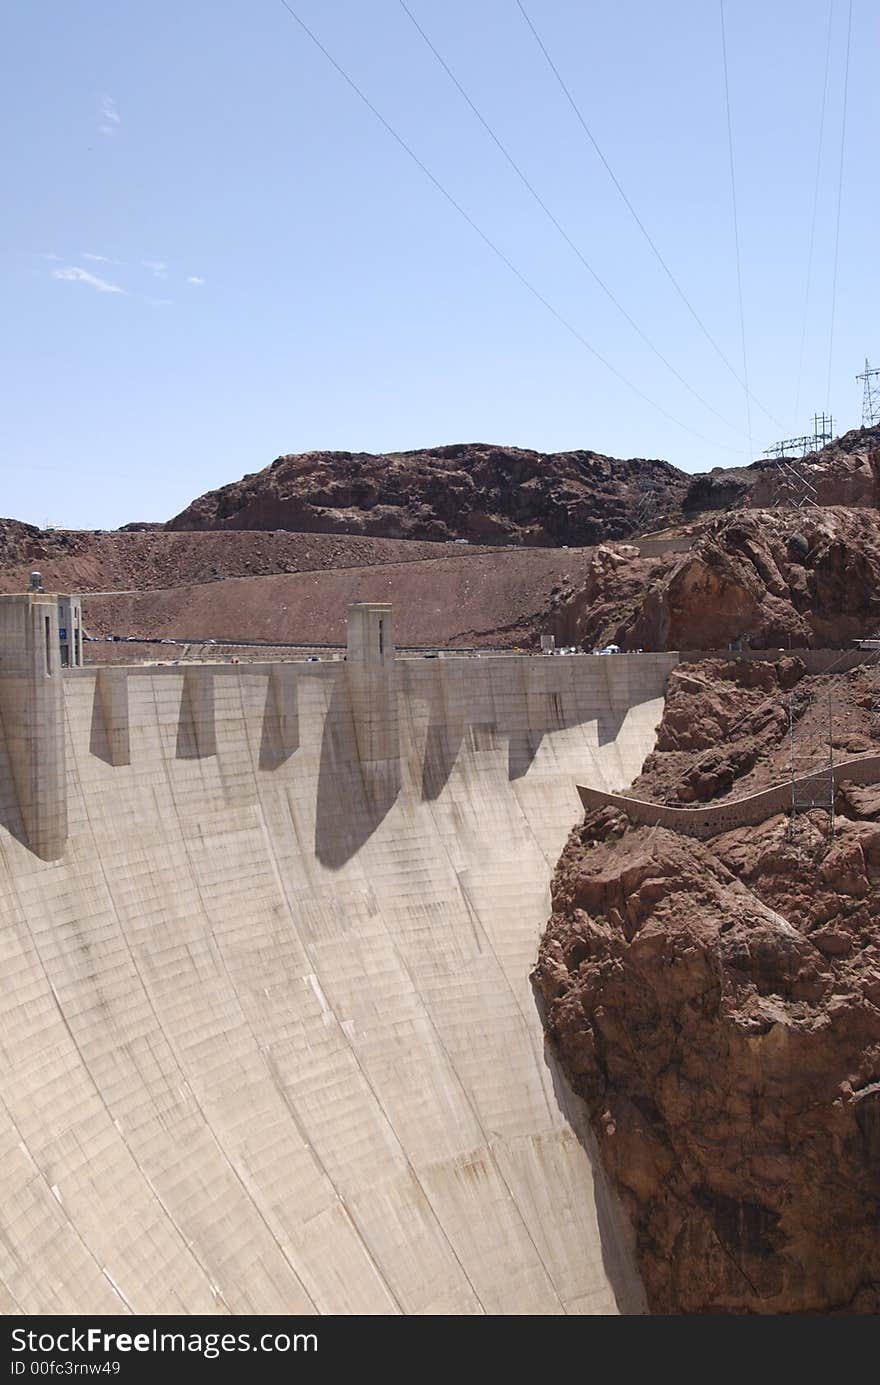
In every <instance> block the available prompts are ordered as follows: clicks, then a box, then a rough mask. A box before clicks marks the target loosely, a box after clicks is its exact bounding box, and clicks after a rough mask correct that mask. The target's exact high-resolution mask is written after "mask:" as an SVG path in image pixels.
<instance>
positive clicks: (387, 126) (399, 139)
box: [279, 0, 731, 452]
mask: <svg viewBox="0 0 880 1385" xmlns="http://www.w3.org/2000/svg"><path fill="white" fill-rule="evenodd" d="M279 3H280V4H281V5H282V6H283V8H284V9H285V10H286V11H287V13H288V14H289V15H290V17H291V19H293V20H294V21H295V22H296V24H298V25H299V27H300V29H302V31H303V33H304V34H305V35H306V36H307V38H309V39H310V40H311V42H312V43H313V44H314V45H315V47H316V48H317V49H318V51H319V52H320V53H322V54H323V55H324V57H325V58H326V59H327V61H328V62H329V63H330V66H331V67H333V68H334V69H335V70H336V72H338V73H339V76H340V77H341V78H342V79H343V81H344V82H345V83H346V85H347V86H349V87H350V88H351V90H352V91H353V92H354V93H355V95H356V96H357V97H358V98H359V99H360V100H361V101H362V102H363V104H364V105H365V106H366V107H367V110H369V111H370V112H371V113H372V115H374V116H375V118H376V119H377V120H378V122H379V124H380V125H381V126H382V128H383V129H384V130H385V131H387V133H388V134H389V135H390V136H391V138H392V139H393V140H394V141H395V143H396V144H398V145H399V146H400V148H401V149H402V150H403V152H404V153H405V154H406V155H407V156H408V157H409V158H410V159H412V161H413V163H414V164H415V165H416V167H417V168H419V169H420V170H421V172H422V173H423V174H424V175H425V177H426V178H427V179H428V181H429V182H430V183H431V184H432V185H433V186H434V187H435V188H436V189H437V191H438V192H439V193H440V194H441V196H442V197H444V198H445V199H446V201H447V202H448V203H449V205H450V206H451V207H452V208H454V210H455V211H456V212H458V215H459V216H460V217H461V218H462V219H463V220H464V221H466V222H467V224H468V226H470V228H471V230H472V231H473V232H474V233H475V234H476V235H478V236H479V238H480V240H481V241H482V242H483V244H484V245H486V246H487V248H488V249H489V250H491V252H492V254H493V255H495V256H496V258H497V259H499V260H500V261H501V263H502V264H503V265H504V266H505V267H506V268H507V269H508V270H510V273H511V274H513V275H514V276H515V278H517V279H518V280H519V282H520V283H521V284H522V286H523V288H525V289H527V290H528V292H529V293H530V294H531V295H532V296H533V297H534V298H536V299H537V301H538V302H539V303H540V304H541V305H542V307H544V308H546V310H547V312H548V313H550V314H551V316H552V317H554V318H555V319H556V321H557V322H558V323H559V324H560V325H561V326H562V327H564V328H565V330H566V331H567V332H568V333H569V334H570V335H571V336H572V337H574V339H575V340H576V341H577V342H579V343H580V345H581V346H583V347H584V349H585V350H586V351H588V352H589V353H590V355H591V356H593V357H594V358H595V359H596V360H597V361H599V362H600V363H601V364H602V365H603V366H604V367H605V369H606V370H608V371H610V372H611V374H612V375H614V376H615V377H616V378H617V379H618V380H620V381H621V383H622V384H624V385H626V387H627V389H629V390H631V391H632V393H633V394H635V395H637V396H638V398H639V399H641V400H643V401H644V402H645V403H646V404H650V406H651V408H652V409H655V410H656V411H657V412H658V413H659V414H662V416H663V417H664V418H666V419H668V420H669V422H670V423H674V424H675V426H676V428H681V429H682V430H683V431H684V432H685V433H690V435H691V436H692V437H695V438H698V439H699V441H700V442H705V443H708V445H709V446H710V447H717V448H720V449H721V450H723V451H725V452H729V451H731V449H730V448H729V447H726V446H725V445H724V444H723V443H718V442H714V441H713V440H712V439H711V438H707V437H706V436H705V435H704V434H703V433H699V432H697V430H696V429H695V428H691V427H689V426H688V424H686V423H682V421H681V419H678V418H676V417H675V415H674V414H671V413H670V412H669V411H668V409H664V407H663V405H662V404H658V403H657V401H656V400H654V399H652V398H651V397H650V395H647V394H645V392H644V391H643V390H641V389H639V387H638V385H636V384H634V383H633V381H632V380H630V379H628V378H627V376H625V375H624V374H623V373H622V371H620V370H618V369H617V367H616V366H613V365H612V364H611V362H610V361H608V360H606V358H605V357H604V356H603V355H602V354H601V353H600V352H599V351H597V350H596V348H595V347H594V346H592V345H591V344H590V342H588V341H587V339H586V337H584V336H583V335H582V334H581V333H580V332H579V331H578V329H577V328H576V327H575V326H574V325H573V324H572V323H571V322H569V320H568V318H566V317H564V316H563V314H562V313H561V312H560V311H559V309H558V308H555V307H554V306H553V304H552V303H551V302H550V301H549V299H547V298H545V297H544V295H543V294H542V293H541V291H540V289H538V288H536V287H535V285H534V284H533V283H532V282H531V280H530V279H527V278H526V276H525V274H523V273H522V271H521V270H520V269H518V268H517V266H516V265H515V264H514V263H513V261H512V260H511V259H509V258H508V256H507V255H505V253H504V251H503V250H502V249H500V247H499V246H498V245H496V244H495V242H494V241H493V240H492V239H491V238H490V237H489V236H488V235H487V234H486V232H485V231H484V230H483V229H482V227H481V226H479V225H478V224H477V222H476V221H474V219H473V217H472V216H471V215H470V213H469V212H466V211H465V209H464V207H463V206H462V205H461V203H460V202H457V201H456V199H455V198H454V197H453V195H452V193H451V192H449V191H448V189H447V188H445V187H444V186H443V184H442V183H441V182H440V180H439V178H437V177H436V176H435V175H434V174H433V173H432V172H431V170H430V169H429V168H428V166H427V164H425V163H423V162H422V160H421V159H420V158H419V156H418V154H417V153H416V152H415V150H414V149H413V148H412V147H411V146H410V145H409V144H407V142H406V140H405V139H404V138H403V136H402V135H400V134H398V132H397V131H396V130H395V128H394V126H393V125H392V124H391V123H390V122H389V121H388V120H386V119H385V116H384V115H383V114H382V112H381V111H380V110H379V109H378V108H377V107H376V106H374V105H373V103H372V101H371V100H370V98H369V97H368V96H367V95H366V93H365V92H363V91H362V90H361V88H360V87H359V86H358V85H357V83H356V82H355V80H354V78H353V77H350V76H349V74H348V73H347V72H346V70H345V68H344V67H342V66H341V64H340V63H338V62H337V61H336V59H335V58H334V56H333V54H332V53H331V52H330V51H329V49H328V48H325V46H324V44H323V43H322V42H321V40H320V39H319V38H318V36H317V34H315V33H313V31H312V30H311V29H310V28H309V26H308V25H307V24H306V23H305V21H304V20H303V19H301V18H300V16H299V15H298V14H297V12H296V10H294V9H293V8H292V7H291V6H290V5H289V4H288V2H287V0H279Z"/></svg>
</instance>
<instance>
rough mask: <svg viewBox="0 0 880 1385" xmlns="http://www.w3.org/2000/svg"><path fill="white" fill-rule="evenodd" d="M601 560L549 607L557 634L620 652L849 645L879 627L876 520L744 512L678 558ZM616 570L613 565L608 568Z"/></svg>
mask: <svg viewBox="0 0 880 1385" xmlns="http://www.w3.org/2000/svg"><path fill="white" fill-rule="evenodd" d="M620 552H621V554H622V555H623V558H624V561H621V558H620V556H618V557H616V558H614V559H613V561H612V559H606V560H603V561H604V567H603V565H602V562H601V561H600V560H599V558H598V557H597V561H596V567H595V578H593V579H592V580H591V581H590V582H588V583H587V584H586V585H585V586H584V587H582V588H580V589H576V590H574V591H572V593H571V595H570V597H569V599H568V600H567V602H565V603H563V604H562V605H561V606H560V608H559V610H558V611H557V613H556V618H557V625H558V627H559V632H560V634H561V635H562V636H565V635H571V637H573V638H574V637H576V638H578V639H580V640H582V641H583V642H584V643H585V644H587V645H588V646H591V645H601V644H606V643H608V642H610V641H611V642H613V643H615V644H619V645H620V646H621V647H622V648H625V649H637V648H643V649H723V648H726V647H727V645H728V644H730V643H731V642H732V641H736V640H743V641H744V642H745V643H746V644H750V645H751V646H752V647H754V648H756V649H768V648H769V649H773V648H791V647H793V648H811V647H846V646H847V645H849V644H850V643H851V641H852V640H853V639H855V638H858V637H862V636H866V635H872V634H874V633H875V631H876V630H877V628H878V627H880V516H878V514H877V513H876V512H875V511H873V510H869V509H846V508H843V507H840V508H837V509H814V508H810V509H808V510H791V509H788V510H782V509H780V510H741V511H736V512H735V513H733V514H731V515H726V516H723V517H720V518H719V519H717V520H714V521H713V522H712V523H711V524H709V525H708V526H707V527H706V528H704V529H703V530H702V531H701V533H700V534H698V535H697V536H696V538H695V541H694V545H693V548H692V549H691V551H690V552H688V553H685V554H683V555H677V554H673V555H669V556H666V557H660V558H657V559H650V560H648V559H642V558H638V557H637V556H636V555H635V552H634V550H628V549H621V550H620ZM612 569H613V570H612Z"/></svg>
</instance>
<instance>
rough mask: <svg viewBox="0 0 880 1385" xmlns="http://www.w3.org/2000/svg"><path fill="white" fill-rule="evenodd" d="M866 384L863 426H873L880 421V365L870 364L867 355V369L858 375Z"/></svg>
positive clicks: (863, 394) (857, 377)
mask: <svg viewBox="0 0 880 1385" xmlns="http://www.w3.org/2000/svg"><path fill="white" fill-rule="evenodd" d="M856 379H857V380H861V381H862V383H863V385H864V390H863V392H862V427H863V428H873V427H874V425H875V424H876V423H880V366H871V365H869V364H868V358H867V356H866V357H865V369H864V370H863V371H862V373H861V375H857V376H856Z"/></svg>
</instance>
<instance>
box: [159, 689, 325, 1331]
mask: <svg viewBox="0 0 880 1385" xmlns="http://www.w3.org/2000/svg"><path fill="white" fill-rule="evenodd" d="M149 682H150V691H151V693H152V697H153V703H154V707H155V711H156V726H157V728H158V729H159V737H160V740H159V758H160V760H161V763H162V768H163V771H164V775H165V781H166V783H167V786H168V792H169V796H170V799H171V802H172V803H173V805H174V815H175V818H176V819H178V820H179V819H180V813H179V810H178V805H177V798H176V795H175V793H174V786H173V784H172V780H171V775H170V773H169V769H168V760H167V756H166V755H165V753H164V751H165V747H164V745H163V743H162V739H161V723H160V720H159V708H158V703H156V689H155V684H154V682H153V680H152V679H150V680H149ZM181 692H182V689H181ZM180 840H181V842H182V844H183V848H184V853H185V859H186V866H187V871H188V873H189V876H190V879H191V881H192V885H193V889H194V890H195V893H196V895H197V897H198V900H199V904H200V906H201V911H202V918H203V920H204V923H205V925H206V927H207V929H208V931H209V933H210V935H211V938H212V941H213V943H214V947H215V949H217V940H216V938H215V935H214V929H213V927H212V925H211V921H210V918H209V917H208V913H207V910H206V909H205V903H204V899H203V897H202V891H201V888H200V886H199V883H198V880H197V879H196V877H195V872H194V870H193V867H192V859H191V857H190V852H189V845H188V843H187V840H186V837H185V836H184V835H183V833H181V837H180ZM135 966H137V963H135ZM225 970H226V968H225V964H224V972H225ZM138 975H140V971H138ZM230 984H231V982H230ZM232 990H233V994H234V995H235V1001H236V1005H237V1006H238V1009H239V1012H241V1003H240V1001H239V999H238V993H237V992H236V990H235V988H234V987H233V988H232ZM242 1018H243V1019H245V1023H247V1021H246V1018H245V1017H244V1016H242ZM157 1019H158V1015H157ZM249 1032H250V1033H251V1036H252V1037H253V1034H252V1031H250V1029H249ZM163 1033H164V1028H163ZM166 1039H167V1041H168V1043H169V1045H170V1046H171V1051H172V1053H174V1054H175V1057H177V1053H176V1049H175V1048H174V1046H173V1045H171V1041H170V1039H169V1038H168V1036H167V1035H166ZM257 1052H259V1045H257ZM177 1061H178V1063H180V1062H181V1060H180V1059H179V1058H177ZM181 1066H183V1065H182V1064H181ZM183 1071H184V1072H186V1071H187V1069H186V1068H185V1067H183ZM187 1084H188V1086H189V1087H190V1090H191V1091H192V1093H193V1098H194V1100H195V1102H196V1105H197V1106H198V1108H199V1111H200V1113H201V1115H202V1117H203V1119H204V1121H205V1124H206V1125H207V1127H208V1129H209V1130H210V1131H211V1133H212V1136H213V1138H214V1140H215V1142H216V1144H217V1147H218V1149H220V1150H221V1151H222V1153H223V1157H224V1158H225V1160H226V1162H227V1164H228V1166H229V1168H230V1170H231V1171H232V1175H233V1177H234V1178H235V1179H236V1181H237V1182H238V1184H239V1185H240V1187H241V1189H242V1191H243V1192H244V1194H245V1195H246V1197H247V1198H248V1200H249V1201H250V1203H251V1205H252V1206H253V1208H254V1210H255V1212H256V1213H257V1216H258V1217H259V1218H260V1220H261V1221H262V1223H263V1225H264V1226H265V1228H266V1230H267V1231H268V1233H269V1236H270V1237H271V1239H272V1241H273V1242H274V1243H275V1245H276V1246H277V1248H278V1251H279V1253H280V1255H281V1257H282V1259H283V1260H284V1261H285V1263H286V1264H287V1265H288V1267H289V1269H290V1272H291V1274H292V1275H293V1277H294V1279H295V1280H296V1281H297V1283H298V1284H299V1286H300V1288H301V1289H302V1291H303V1293H304V1294H305V1296H306V1298H307V1299H308V1300H309V1302H310V1303H311V1305H312V1307H313V1308H314V1309H315V1311H316V1312H317V1305H316V1304H315V1300H314V1298H313V1297H312V1295H311V1294H310V1293H309V1291H308V1289H307V1288H306V1286H305V1284H304V1283H303V1280H302V1277H301V1275H300V1273H299V1271H298V1269H297V1268H296V1265H295V1264H294V1263H293V1261H292V1260H291V1258H290V1256H289V1255H288V1253H287V1251H286V1250H285V1248H284V1246H283V1245H282V1244H281V1242H280V1241H279V1239H278V1235H277V1233H276V1232H275V1230H274V1229H273V1227H272V1226H271V1225H270V1223H269V1221H268V1219H267V1217H266V1214H265V1212H264V1211H263V1209H262V1207H261V1206H260V1203H259V1202H258V1201H257V1199H256V1197H255V1196H254V1193H253V1191H252V1190H251V1189H250V1188H249V1187H248V1184H247V1183H246V1182H245V1180H244V1179H243V1178H242V1176H241V1174H240V1173H239V1171H238V1169H237V1168H236V1165H235V1160H234V1159H233V1158H232V1156H231V1155H230V1154H229V1153H228V1151H227V1150H226V1147H225V1145H224V1144H223V1142H222V1141H221V1140H220V1137H219V1135H218V1134H217V1132H216V1131H215V1130H214V1127H213V1125H212V1124H211V1122H210V1121H209V1120H208V1117H207V1113H206V1112H205V1109H204V1107H203V1106H202V1103H201V1101H200V1099H199V1097H198V1095H197V1086H196V1085H194V1083H193V1082H192V1081H191V1080H190V1078H189V1077H187Z"/></svg>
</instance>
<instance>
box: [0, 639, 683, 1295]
mask: <svg viewBox="0 0 880 1385" xmlns="http://www.w3.org/2000/svg"><path fill="white" fill-rule="evenodd" d="M675 661H676V660H675V658H674V656H668V657H667V656H653V658H652V657H649V656H646V657H645V659H644V660H643V661H638V660H636V659H635V658H633V660H631V661H630V660H627V661H626V663H625V664H624V663H623V662H622V663H621V666H620V668H619V669H618V670H615V671H614V673H613V675H612V674H609V673H608V671H607V670H604V669H602V668H599V667H598V666H599V665H600V664H605V663H609V662H611V661H610V660H590V659H588V658H582V659H577V658H570V659H554V660H549V659H548V660H545V661H541V660H537V659H535V660H528V659H523V658H518V657H515V656H510V657H507V656H503V657H499V658H498V659H495V660H492V661H489V660H474V661H472V662H471V663H469V664H467V663H466V661H462V666H461V667H458V666H456V667H455V668H452V669H447V670H445V671H442V664H443V661H439V660H438V661H426V662H425V663H422V661H418V660H397V661H396V663H395V664H394V666H393V669H392V670H391V672H390V673H389V675H388V677H389V679H390V681H388V682H387V686H386V683H383V681H382V680H383V678H385V672H384V671H382V670H380V672H379V673H377V674H375V677H374V676H373V675H372V674H371V679H372V681H370V680H366V681H363V682H362V683H361V684H360V685H358V684H357V683H354V684H352V683H351V680H349V679H347V677H346V672H345V666H344V665H342V664H339V665H331V664H325V663H321V664H319V665H310V666H305V665H296V666H291V669H292V671H289V672H287V673H285V674H284V676H283V678H282V679H281V681H280V682H278V681H277V680H278V678H279V677H280V675H275V674H273V672H272V669H273V667H274V666H270V665H258V664H254V665H247V666H241V667H240V668H239V667H235V668H232V667H226V668H215V669H214V670H213V672H212V673H211V674H210V684H211V686H210V690H209V689H208V688H207V686H206V685H205V682H204V681H197V682H196V684H195V685H194V686H193V687H190V688H189V689H187V688H186V686H185V679H184V676H183V674H182V673H181V671H180V670H179V669H178V668H171V667H168V668H160V667H157V668H147V667H144V668H139V669H126V670H122V672H121V674H120V675H119V676H118V677H117V678H116V679H115V680H108V681H107V683H106V686H105V688H104V692H103V701H101V699H100V698H98V696H97V692H98V688H97V677H98V675H97V674H96V673H95V672H94V671H93V670H90V669H83V670H70V671H69V672H68V673H67V674H66V675H65V677H64V679H63V691H64V705H65V708H66V732H65V734H66V784H67V797H68V800H69V802H68V814H67V816H68V831H67V836H66V839H65V844H64V847H63V851H62V852H61V853H60V855H59V856H58V858H57V859H53V860H51V861H45V860H42V859H40V858H39V857H38V856H37V855H36V854H35V853H34V851H33V850H31V849H28V847H27V846H26V845H25V844H24V843H23V842H22V840H21V831H20V826H19V828H18V829H17V828H16V822H17V819H16V792H17V789H16V785H15V784H14V783H13V779H12V775H11V770H10V766H9V759H8V756H6V755H5V753H4V749H3V744H2V743H0V940H2V946H3V965H2V967H0V1032H2V1034H3V1042H4V1063H3V1065H2V1070H0V1177H2V1179H3V1186H4V1200H3V1206H2V1208H0V1238H2V1241H3V1244H4V1245H5V1246H6V1247H7V1251H8V1253H7V1255H6V1256H5V1257H4V1258H3V1259H2V1262H0V1305H7V1306H14V1309H15V1310H16V1311H20V1312H22V1313H27V1314H37V1315H39V1314H66V1313H71V1314H93V1313H94V1314H104V1313H107V1314H115V1313H120V1312H127V1311H130V1310H133V1311H134V1312H137V1313H144V1314H161V1313H174V1314H180V1313H181V1312H183V1313H193V1314H201V1313H208V1314H214V1313H218V1312H219V1313H236V1314H247V1315H251V1314H273V1313H285V1314H290V1313H312V1312H317V1313H328V1314H352V1315H357V1314H388V1313H407V1314H425V1315H458V1314H483V1313H489V1314H524V1315H525V1314H527V1315H543V1314H586V1313H613V1312H618V1311H625V1312H630V1311H639V1310H640V1306H641V1300H640V1297H639V1295H640V1289H639V1285H638V1278H637V1276H636V1274H635V1270H634V1268H633V1264H632V1258H631V1255H630V1254H629V1250H628V1242H627V1240H626V1234H625V1227H624V1230H623V1231H621V1229H620V1228H621V1224H620V1221H619V1213H618V1211H617V1209H616V1207H615V1205H614V1201H613V1198H612V1197H611V1194H610V1192H609V1190H608V1188H607V1186H606V1184H605V1182H604V1179H603V1177H602V1174H601V1170H600V1169H599V1167H598V1164H597V1163H596V1159H595V1150H594V1148H593V1146H592V1142H591V1136H590V1132H589V1129H588V1128H587V1126H586V1124H585V1122H584V1119H583V1111H582V1109H581V1107H580V1103H578V1102H576V1101H575V1099H574V1098H573V1097H571V1094H570V1093H569V1092H568V1089H567V1088H566V1086H565V1084H564V1082H563V1081H562V1079H561V1077H560V1075H559V1073H558V1070H557V1068H556V1065H555V1059H554V1058H553V1055H552V1053H551V1052H550V1051H549V1050H548V1049H547V1048H546V1046H545V1041H544V1035H543V1032H542V1027H541V1023H540V1017H539V1014H538V1011H537V1009H536V1004H535V997H534V995H533V993H532V988H531V985H530V981H529V976H530V973H531V970H532V968H533V966H534V962H535V957H536V953H537V947H538V943H539V939H540V937H541V933H542V931H543V928H544V926H545V923H546V919H547V917H548V913H549V891H548V886H549V880H550V874H551V871H552V868H553V864H554V862H555V861H556V859H557V858H558V856H559V853H560V851H561V850H562V847H563V845H564V842H565V839H566V837H567V835H568V833H569V831H570V829H571V827H572V826H573V825H574V823H575V822H576V821H577V819H578V817H579V815H580V812H581V808H580V803H579V801H578V798H577V794H576V788H575V784H576V783H577V782H580V783H584V784H587V785H590V784H592V785H594V786H596V787H603V788H606V789H610V790H618V789H621V788H623V787H624V786H625V785H626V784H628V783H629V782H630V781H631V780H632V778H633V777H634V776H635V774H636V773H637V772H638V769H639V767H640V765H641V762H642V760H643V758H644V756H645V755H646V754H647V752H648V751H649V750H650V749H651V747H652V744H653V739H654V733H655V728H656V725H657V722H658V720H659V717H660V714H661V710H662V694H663V689H664V686H665V679H666V675H667V673H668V671H669V668H670V667H671V666H672V665H673V664H674V662H675ZM448 663H449V664H450V665H451V664H452V663H453V661H452V660H449V661H448ZM490 664H491V666H490ZM383 668H384V666H383ZM200 672H202V671H200ZM380 675H381V676H380ZM273 677H274V678H276V686H274V687H273V686H272V684H271V680H272V678H273ZM612 678H613V679H614V680H616V681H614V683H613V686H612V684H611V682H610V681H609V680H611V679H612ZM352 687H354V695H353V694H352ZM609 688H610V689H611V693H613V696H611V695H610V694H609ZM389 691H390V692H393V701H391V702H387V698H386V693H388V692H389ZM551 694H556V696H557V702H556V703H555V704H553V703H552V702H551V700H550V695H551ZM383 699H385V702H383ZM383 705H387V706H389V707H390V709H391V715H390V718H389V719H386V718H385V717H384V713H382V711H381V708H382V706H383ZM554 706H555V709H556V710H554ZM377 709H379V710H378V711H377ZM551 714H552V715H551ZM603 718H604V720H603ZM609 718H610V719H609ZM102 721H103V729H102ZM615 721H616V723H617V725H618V734H617V736H616V737H608V732H609V729H610V728H611V727H612V726H613V725H614V724H615ZM5 729H6V730H7V736H8V728H5ZM514 732H516V734H517V735H519V736H520V737H521V738H522V740H521V741H520V743H519V744H520V748H519V749H516V748H515V750H514V752H513V754H511V749H510V737H511V736H512V735H513V733H514ZM392 749H393V750H394V753H390V752H391V750H392ZM365 751H366V752H367V753H365ZM512 768H513V769H518V770H520V771H521V772H520V773H518V774H516V775H515V777H513V778H511V777H510V774H511V769H512ZM18 792H20V790H18ZM9 1311H12V1308H11V1307H10V1308H9Z"/></svg>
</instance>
